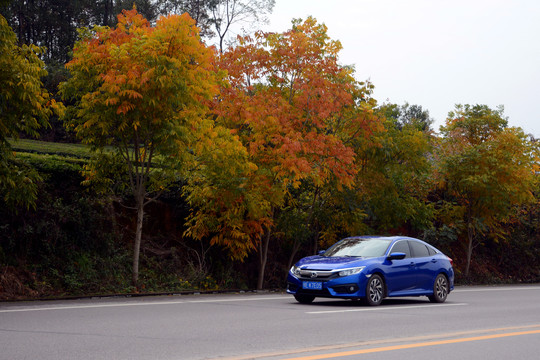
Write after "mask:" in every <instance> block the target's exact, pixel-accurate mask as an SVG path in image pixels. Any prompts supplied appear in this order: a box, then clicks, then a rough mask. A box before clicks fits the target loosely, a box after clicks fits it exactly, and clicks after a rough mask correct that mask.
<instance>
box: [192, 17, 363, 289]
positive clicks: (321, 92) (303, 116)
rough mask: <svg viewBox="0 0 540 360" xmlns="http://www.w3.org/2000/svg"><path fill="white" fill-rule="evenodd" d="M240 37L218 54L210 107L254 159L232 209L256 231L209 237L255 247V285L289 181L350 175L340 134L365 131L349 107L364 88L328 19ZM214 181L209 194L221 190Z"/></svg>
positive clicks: (343, 183)
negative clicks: (218, 80) (218, 82)
mask: <svg viewBox="0 0 540 360" xmlns="http://www.w3.org/2000/svg"><path fill="white" fill-rule="evenodd" d="M239 41H240V45H239V46H237V47H236V48H233V49H230V50H229V51H227V52H225V53H224V54H223V55H222V56H221V58H220V64H221V67H222V68H223V69H225V70H227V72H228V80H229V82H230V86H228V87H224V88H222V90H221V97H220V98H219V101H217V102H216V104H215V108H214V110H215V112H216V114H217V116H218V121H219V122H220V123H221V124H223V125H224V126H226V127H228V128H230V129H232V131H233V133H234V134H235V135H236V136H237V137H238V139H239V140H240V141H241V142H242V144H243V145H244V147H245V148H246V149H247V161H248V162H249V163H250V164H252V166H251V167H250V168H249V171H246V172H244V173H243V174H242V176H243V178H244V182H243V184H242V187H241V188H240V189H241V191H238V192H237V194H236V195H237V197H236V198H237V199H239V201H238V202H237V204H238V205H237V206H233V208H234V211H233V212H234V213H235V214H237V216H238V217H239V218H241V219H245V221H244V222H243V223H242V224H243V225H245V224H246V223H249V224H250V226H249V228H250V229H252V230H254V231H251V232H249V233H247V231H249V230H248V229H246V228H245V227H244V226H241V227H236V228H234V229H230V230H231V231H230V232H229V233H230V234H231V236H226V235H224V232H221V234H220V236H216V237H215V238H214V241H215V243H219V244H224V245H226V246H228V247H231V246H232V247H234V248H237V249H242V250H243V251H245V252H244V253H242V254H237V255H240V256H238V257H242V256H245V255H247V252H246V250H249V249H254V248H257V250H258V252H259V256H260V268H259V279H258V285H257V287H258V288H259V289H261V288H262V287H263V281H264V274H265V267H266V262H267V254H268V249H269V243H270V241H271V239H272V237H273V229H274V226H275V219H276V216H277V214H278V212H279V211H280V210H281V208H282V206H283V205H284V203H285V200H286V199H287V197H288V196H289V191H290V189H292V188H297V187H298V186H299V185H300V184H301V183H302V182H303V181H310V182H313V184H315V186H324V185H325V184H327V183H328V182H329V181H334V182H335V183H336V184H338V186H339V187H348V186H350V185H351V184H352V183H353V181H354V179H355V174H356V165H355V152H354V148H353V147H352V146H350V145H347V144H346V143H345V141H344V139H345V138H351V137H354V136H359V134H363V132H358V129H362V127H363V124H364V121H365V118H364V117H363V116H362V115H360V114H359V113H355V112H354V111H352V110H351V109H354V108H355V107H356V106H357V103H356V100H357V99H356V98H355V95H357V93H361V92H362V91H363V90H362V91H360V90H359V89H360V88H361V87H362V85H361V84H359V83H357V82H356V80H355V79H354V77H353V69H352V68H350V67H345V66H342V65H340V64H339V62H338V56H339V52H340V50H341V44H340V43H339V41H334V40H331V39H330V38H329V36H328V34H327V28H326V26H325V25H323V24H318V23H317V22H316V20H315V19H313V18H311V17H310V18H308V19H307V20H305V21H301V20H294V21H293V27H292V29H291V30H289V31H286V32H284V33H257V34H256V35H255V36H254V38H250V37H244V38H240V39H239ZM364 115H365V114H364ZM209 185H210V184H209ZM214 189H215V190H216V191H215V192H213V194H212V195H211V197H214V198H220V197H221V196H220V195H219V194H220V191H219V189H218V188H214ZM229 194H230V192H229ZM207 195H209V194H207ZM207 199H208V197H207ZM240 199H241V200H240ZM202 216H203V215H201V214H198V215H194V218H193V219H192V222H193V223H194V224H195V223H198V224H199V225H200V226H199V230H202V229H204V228H205V224H204V222H200V221H198V220H201V219H202ZM232 230H234V232H233V231H232ZM233 233H235V234H237V235H236V236H233V235H232V234H233ZM240 234H242V235H243V236H240ZM246 241H247V242H248V244H249V245H248V246H244V245H243V244H245V242H246ZM237 242H241V243H242V246H237V245H235V244H236V243H237Z"/></svg>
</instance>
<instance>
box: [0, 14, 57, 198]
mask: <svg viewBox="0 0 540 360" xmlns="http://www.w3.org/2000/svg"><path fill="white" fill-rule="evenodd" d="M41 51H42V49H40V48H38V47H37V46H33V45H30V46H28V45H22V46H18V45H17V38H16V36H15V33H14V32H13V30H12V29H11V28H10V27H9V25H8V23H7V21H6V19H5V18H4V17H3V16H1V15H0V69H2V70H1V71H0V193H1V194H2V196H3V200H4V202H5V203H6V204H8V205H10V206H15V205H22V204H24V205H27V206H28V205H30V204H32V203H33V202H34V201H35V199H36V196H37V185H36V181H37V180H38V179H39V176H38V175H37V173H36V172H35V171H33V170H32V169H30V168H28V167H26V166H25V165H24V164H23V163H21V162H18V161H17V160H16V158H15V156H14V153H13V150H12V149H11V145H10V143H9V142H8V138H13V139H18V138H19V136H20V134H21V133H26V134H29V135H36V134H37V131H38V130H39V129H40V128H41V127H45V126H48V124H49V122H48V119H49V117H50V116H51V115H52V114H53V113H54V112H57V113H61V112H62V110H63V107H62V105H61V104H57V103H56V102H55V101H54V99H51V98H50V95H49V93H48V92H47V91H46V90H45V89H44V88H43V84H42V82H41V77H43V76H45V75H46V74H47V72H46V71H45V69H44V63H43V61H41V60H40V59H39V55H40V53H41Z"/></svg>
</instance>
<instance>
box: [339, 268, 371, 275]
mask: <svg viewBox="0 0 540 360" xmlns="http://www.w3.org/2000/svg"><path fill="white" fill-rule="evenodd" d="M364 268H365V266H359V267H355V268H350V269H343V270H341V271H340V272H338V275H339V276H349V275H354V274H359V273H361V272H362V270H364Z"/></svg>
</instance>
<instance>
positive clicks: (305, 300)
mask: <svg viewBox="0 0 540 360" xmlns="http://www.w3.org/2000/svg"><path fill="white" fill-rule="evenodd" d="M294 298H295V299H296V301H298V302H299V303H300V304H311V303H312V302H313V300H315V296H313V295H294Z"/></svg>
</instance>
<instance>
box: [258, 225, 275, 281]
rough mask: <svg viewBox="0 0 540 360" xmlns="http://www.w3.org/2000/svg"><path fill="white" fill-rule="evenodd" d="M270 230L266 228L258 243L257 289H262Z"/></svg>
mask: <svg viewBox="0 0 540 360" xmlns="http://www.w3.org/2000/svg"><path fill="white" fill-rule="evenodd" d="M271 234H272V230H271V229H268V230H267V231H266V234H265V236H264V238H263V239H262V241H261V244H260V245H259V262H260V264H259V265H260V267H259V278H258V280H257V290H262V289H263V285H264V271H265V269H266V262H267V260H268V245H269V244H270V236H271Z"/></svg>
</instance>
